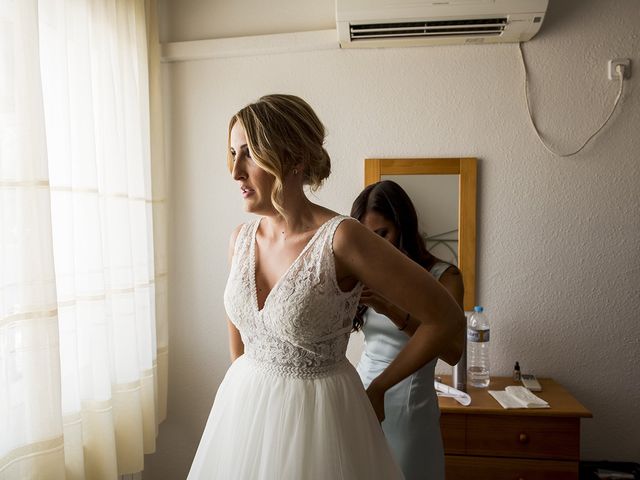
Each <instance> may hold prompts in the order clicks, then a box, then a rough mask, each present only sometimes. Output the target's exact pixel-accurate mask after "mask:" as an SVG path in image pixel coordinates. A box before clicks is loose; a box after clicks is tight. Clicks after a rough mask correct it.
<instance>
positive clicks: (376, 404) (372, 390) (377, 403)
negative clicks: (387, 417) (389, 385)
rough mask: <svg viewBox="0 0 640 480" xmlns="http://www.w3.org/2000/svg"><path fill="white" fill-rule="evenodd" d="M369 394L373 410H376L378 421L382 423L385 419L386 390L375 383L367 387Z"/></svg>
mask: <svg viewBox="0 0 640 480" xmlns="http://www.w3.org/2000/svg"><path fill="white" fill-rule="evenodd" d="M367 396H368V397H369V401H370V402H371V406H372V407H373V411H374V412H376V417H378V421H379V422H380V423H382V421H383V420H384V390H382V389H379V388H377V387H376V386H375V384H374V383H372V384H371V385H369V388H367Z"/></svg>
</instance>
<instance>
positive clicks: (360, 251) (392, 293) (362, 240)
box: [334, 220, 466, 419]
mask: <svg viewBox="0 0 640 480" xmlns="http://www.w3.org/2000/svg"><path fill="white" fill-rule="evenodd" d="M334 252H335V258H336V266H337V274H338V277H339V279H340V277H343V278H348V277H352V278H353V279H356V280H359V281H360V282H362V283H364V284H365V285H367V286H368V287H369V288H370V289H372V290H374V291H376V292H379V293H380V295H382V296H383V297H384V298H386V299H387V300H388V301H389V302H391V303H392V304H394V305H396V306H398V307H399V308H401V309H402V310H404V311H405V312H407V313H408V314H409V315H410V317H413V318H414V319H416V320H418V321H419V322H420V323H419V324H418V325H417V327H416V329H415V332H414V334H413V335H412V336H411V338H410V339H409V341H408V342H407V345H406V346H405V347H404V348H403V349H402V351H401V352H400V353H399V354H398V356H397V357H396V358H395V360H394V361H393V362H391V364H390V365H389V367H387V368H386V369H385V370H384V371H383V372H382V373H381V374H380V375H379V376H378V377H377V378H375V379H374V380H373V381H372V382H371V384H370V386H369V388H368V390H367V391H368V393H369V396H370V398H371V400H372V404H373V405H374V408H375V409H376V413H377V414H378V418H379V419H382V418H384V410H383V408H382V411H381V408H380V405H381V404H383V399H384V392H386V391H387V390H388V389H389V388H391V387H392V386H393V385H395V384H397V383H398V382H400V381H401V380H403V379H404V378H406V377H408V376H409V375H411V374H412V373H414V372H416V371H417V370H419V369H420V368H422V367H423V366H424V365H426V364H427V363H428V362H429V361H431V360H432V359H434V358H436V357H438V356H440V355H441V354H443V353H444V352H445V351H446V349H448V348H449V347H450V345H451V343H452V342H453V341H454V339H455V337H456V335H458V334H459V332H460V330H461V329H463V328H464V326H465V324H466V322H465V316H464V313H463V312H462V310H461V309H460V307H459V306H458V305H457V303H456V301H455V300H454V298H453V297H452V296H451V295H450V294H449V293H448V292H447V291H446V290H445V288H444V287H443V286H441V285H440V284H439V283H438V282H437V280H435V279H434V278H433V276H432V275H431V274H430V273H429V272H427V271H426V270H425V269H424V268H422V267H421V266H420V265H418V264H417V263H415V262H413V261H412V260H411V259H409V258H408V257H407V256H406V255H404V254H402V253H401V252H400V251H399V250H398V249H396V248H395V247H394V246H392V245H391V244H390V243H389V242H387V241H386V240H384V239H382V238H380V237H379V236H378V235H376V234H374V233H373V232H370V231H369V230H368V229H367V228H366V227H364V226H363V225H361V224H359V223H358V222H356V221H350V220H347V221H344V222H342V223H341V224H340V226H339V227H338V230H337V231H336V235H335V238H334Z"/></svg>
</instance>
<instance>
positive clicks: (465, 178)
mask: <svg viewBox="0 0 640 480" xmlns="http://www.w3.org/2000/svg"><path fill="white" fill-rule="evenodd" d="M364 170H365V172H364V173H365V182H364V183H365V186H366V185H370V184H372V183H375V182H378V181H380V180H383V179H384V180H393V181H394V182H396V183H398V184H400V186H401V187H402V188H403V189H404V190H405V191H406V192H407V193H408V194H409V196H410V197H411V200H412V201H413V203H414V205H415V207H416V210H417V211H418V218H419V221H420V230H421V231H422V232H423V234H426V235H427V248H428V249H429V251H430V252H431V253H432V254H433V255H435V256H436V257H438V258H440V259H442V260H445V261H447V262H450V263H454V264H456V265H457V266H458V268H459V269H460V271H461V272H462V278H463V282H464V309H465V310H467V311H468V310H472V309H473V306H474V305H475V301H476V298H475V291H476V159H475V158H402V159H396V158H384V159H379V158H369V159H366V160H365V166H364Z"/></svg>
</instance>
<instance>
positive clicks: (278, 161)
mask: <svg viewBox="0 0 640 480" xmlns="http://www.w3.org/2000/svg"><path fill="white" fill-rule="evenodd" d="M236 122H238V123H240V125H242V127H243V128H244V130H245V133H246V136H247V144H248V146H249V150H250V151H251V154H252V158H253V160H254V161H255V162H256V164H257V165H258V166H259V167H260V168H262V169H263V170H266V171H267V172H269V173H270V174H271V175H273V176H274V177H275V181H274V184H273V188H272V190H271V201H272V202H273V206H274V207H275V209H276V210H277V211H278V212H279V213H280V214H281V215H282V216H283V217H286V215H285V212H284V208H283V205H282V202H283V199H282V189H283V179H284V177H285V176H286V175H287V174H288V173H289V172H290V171H291V170H293V169H294V167H296V166H297V165H301V172H300V173H301V174H302V175H304V179H303V180H304V182H303V183H304V185H309V186H310V187H311V190H313V191H315V190H317V189H318V188H319V187H320V185H322V181H323V180H324V179H325V178H327V177H328V176H329V173H330V172H331V159H330V158H329V154H328V153H327V151H326V150H325V149H324V147H323V145H324V139H325V136H326V133H325V128H324V125H322V122H321V121H320V119H319V118H318V116H317V115H316V113H315V112H314V111H313V109H312V108H311V107H310V106H309V104H308V103H307V102H305V101H304V100H302V99H301V98H300V97H296V96H295V95H283V94H274V95H265V96H264V97H261V98H260V99H259V100H258V101H257V102H255V103H252V104H250V105H247V106H246V107H244V108H243V109H242V110H240V111H239V112H238V113H236V114H235V115H234V116H233V117H232V118H231V121H230V122H229V132H228V135H229V136H228V140H227V146H229V142H230V138H231V129H232V128H233V126H234V125H235V124H236ZM227 151H228V154H227V163H228V165H229V170H231V169H232V168H233V157H232V156H231V153H230V151H229V149H227Z"/></svg>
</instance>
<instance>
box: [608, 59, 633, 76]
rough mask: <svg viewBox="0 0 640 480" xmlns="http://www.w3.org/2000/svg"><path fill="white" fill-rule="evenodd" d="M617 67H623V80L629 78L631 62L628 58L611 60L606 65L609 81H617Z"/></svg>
mask: <svg viewBox="0 0 640 480" xmlns="http://www.w3.org/2000/svg"><path fill="white" fill-rule="evenodd" d="M618 65H623V66H624V78H625V79H626V78H631V60H630V59H628V58H614V59H613V60H609V63H608V64H607V72H608V76H609V80H617V79H618V72H616V67H617V66H618Z"/></svg>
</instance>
